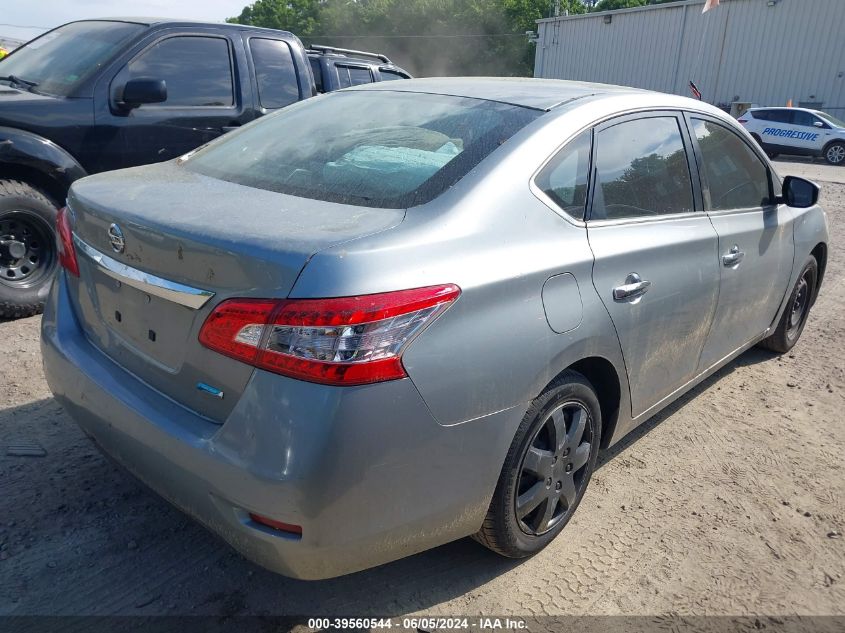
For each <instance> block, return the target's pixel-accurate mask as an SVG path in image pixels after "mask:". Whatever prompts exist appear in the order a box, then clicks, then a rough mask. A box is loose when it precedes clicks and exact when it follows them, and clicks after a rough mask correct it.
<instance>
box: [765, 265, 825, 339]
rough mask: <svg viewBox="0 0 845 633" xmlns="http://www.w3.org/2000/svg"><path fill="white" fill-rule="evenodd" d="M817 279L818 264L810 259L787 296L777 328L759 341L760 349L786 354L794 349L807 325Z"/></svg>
mask: <svg viewBox="0 0 845 633" xmlns="http://www.w3.org/2000/svg"><path fill="white" fill-rule="evenodd" d="M818 277H819V266H818V263H816V259H815V258H814V257H810V258H809V259H808V260H807V263H805V264H804V268H802V269H801V274H800V275H799V277H798V281H796V282H795V287H794V288H793V289H792V294H791V295H790V296H789V303H787V305H786V309H785V310H784V312H783V316H781V318H780V321H779V322H778V326H777V328H776V329H775V331H774V332H772V334H771V335H770V336H768V337H767V338H765V339H763V340H762V341H760V346H761V347H765V348H766V349H770V350H772V351H775V352H780V353H784V352H788V351H789V350H791V349H792V348H793V347H795V344H796V343H797V342H798V339H799V338H801V332H803V331H804V326H805V325H806V324H807V317H808V316H809V314H810V306H811V305H812V303H813V297H814V296H815V292H816V280H817V279H818Z"/></svg>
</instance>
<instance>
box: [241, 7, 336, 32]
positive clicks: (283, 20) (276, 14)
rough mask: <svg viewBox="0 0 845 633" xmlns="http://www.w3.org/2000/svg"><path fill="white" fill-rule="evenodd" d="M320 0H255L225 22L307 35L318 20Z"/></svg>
mask: <svg viewBox="0 0 845 633" xmlns="http://www.w3.org/2000/svg"><path fill="white" fill-rule="evenodd" d="M321 4H322V3H321V2H320V0H256V2H254V3H253V4H250V5H248V6H246V7H244V10H243V11H241V14H240V15H239V16H237V17H234V18H228V19H227V20H226V21H227V22H232V23H235V24H249V25H251V26H263V27H267V28H270V29H281V30H284V31H291V32H292V33H295V34H296V35H299V36H305V35H309V34H310V33H312V32H313V31H314V29H315V28H316V27H317V25H318V23H319V20H320V8H321V7H320V5H321Z"/></svg>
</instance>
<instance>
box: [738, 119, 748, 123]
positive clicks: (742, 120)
mask: <svg viewBox="0 0 845 633" xmlns="http://www.w3.org/2000/svg"><path fill="white" fill-rule="evenodd" d="M737 122H738V123H748V119H738V121H737Z"/></svg>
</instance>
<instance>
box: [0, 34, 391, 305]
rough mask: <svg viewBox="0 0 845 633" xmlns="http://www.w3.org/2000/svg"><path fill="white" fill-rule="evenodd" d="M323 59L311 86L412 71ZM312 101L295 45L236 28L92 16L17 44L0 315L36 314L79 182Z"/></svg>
mask: <svg viewBox="0 0 845 633" xmlns="http://www.w3.org/2000/svg"><path fill="white" fill-rule="evenodd" d="M316 50H317V49H314V51H312V54H314V52H316ZM321 57H322V58H323V60H325V61H327V63H326V64H325V69H326V73H327V74H326V75H325V76H323V74H322V73H320V74H317V77H316V78H317V79H318V83H319V85H320V91H325V90H334V89H335V88H337V87H340V86H342V85H343V81H344V79H343V78H341V77H342V75H343V72H346V73H347V75H346V77H349V78H350V83H351V75H350V74H349V73H353V72H357V70H354V69H358V68H360V67H365V66H366V67H372V69H370V70H368V72H369V73H370V76H371V78H372V79H371V80H372V81H380V80H383V79H387V78H391V79H392V78H394V77H393V76H392V75H390V73H393V74H397V75H399V74H401V76H402V77H405V76H407V74H406V73H404V72H403V71H401V69H397V68H395V67H394V66H392V65H391V64H390V63H389V60H387V58H383V57H379V56H374V55H370V54H368V53H363V52H362V53H359V54H358V58H361V59H362V60H370V61H369V62H367V61H362V60H359V59H358V58H356V59H351V58H347V57H346V56H344V55H342V54H335V53H331V52H329V50H325V52H324V53H322V54H321ZM335 58H337V59H338V60H340V59H348V64H347V66H348V70H346V69H345V67H344V66H343V65H342V64H340V63H339V61H338V62H335ZM373 59H378V63H377V64H375V63H372V60H373ZM320 64H322V60H321V61H320ZM322 67H323V66H321V68H322ZM354 83H360V82H358V81H355V82H354ZM317 92H318V89H317V84H316V83H315V76H314V75H313V74H312V70H311V63H309V54H308V53H307V52H306V50H305V48H304V47H303V45H302V43H301V42H300V40H299V38H297V37H296V36H295V35H293V34H291V33H288V32H286V31H276V30H271V29H262V28H257V27H251V26H242V25H238V24H217V23H199V22H187V21H179V20H159V19H156V20H138V19H135V18H126V19H112V20H87V21H80V22H71V23H69V24H65V25H64V26H60V27H58V28H57V29H54V30H52V31H49V32H48V33H45V34H44V35H42V36H40V37H38V38H36V39H34V40H32V41H31V42H29V43H27V44H25V45H23V46H21V47H20V48H18V49H16V50H15V51H14V52H13V53H11V54H10V55H9V56H8V57H6V58H5V59H3V60H2V61H0V318H2V317H6V318H9V317H18V316H26V315H30V314H34V313H36V312H38V311H39V310H40V309H41V307H42V305H43V302H44V299H45V297H46V295H47V290H48V289H49V286H50V282H51V280H52V277H53V272H54V271H55V269H56V263H57V259H58V257H57V252H56V248H55V237H54V222H55V217H56V211H57V208H58V207H59V206H61V205H62V204H63V203H64V199H65V196H66V194H67V191H68V188H69V187H70V184H71V183H72V182H73V181H74V180H76V179H78V178H81V177H83V176H86V175H88V174H93V173H96V172H101V171H106V170H111V169H119V168H123V167H132V166H135V165H142V164H146V163H155V162H160V161H166V160H170V159H173V158H177V157H179V156H181V155H182V154H185V153H186V152H189V151H191V150H193V149H195V148H197V147H198V146H200V145H202V144H204V143H206V142H208V141H210V140H212V139H214V138H216V137H217V136H219V135H221V134H223V133H224V132H227V131H229V130H232V129H234V128H237V127H238V126H240V125H243V124H245V123H248V122H249V121H252V120H253V119H255V118H257V117H259V116H261V115H263V114H266V113H269V112H273V111H275V110H277V109H279V108H282V107H284V106H287V105H289V104H291V103H294V102H296V101H299V100H301V99H305V98H308V97H311V96H313V95H316V94H317Z"/></svg>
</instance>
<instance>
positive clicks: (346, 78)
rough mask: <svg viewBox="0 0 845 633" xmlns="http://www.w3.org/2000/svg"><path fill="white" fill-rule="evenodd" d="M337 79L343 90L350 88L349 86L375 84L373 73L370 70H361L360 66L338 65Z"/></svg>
mask: <svg viewBox="0 0 845 633" xmlns="http://www.w3.org/2000/svg"><path fill="white" fill-rule="evenodd" d="M337 79H338V83H339V84H340V87H341V88H348V87H349V86H360V85H361V84H371V83H373V73H372V72H370V69H369V68H361V67H360V66H342V65H341V64H338V65H337Z"/></svg>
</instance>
